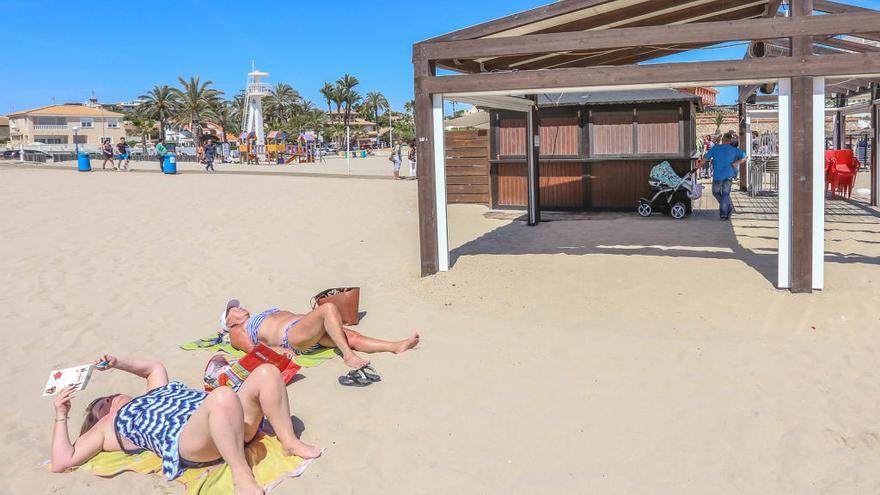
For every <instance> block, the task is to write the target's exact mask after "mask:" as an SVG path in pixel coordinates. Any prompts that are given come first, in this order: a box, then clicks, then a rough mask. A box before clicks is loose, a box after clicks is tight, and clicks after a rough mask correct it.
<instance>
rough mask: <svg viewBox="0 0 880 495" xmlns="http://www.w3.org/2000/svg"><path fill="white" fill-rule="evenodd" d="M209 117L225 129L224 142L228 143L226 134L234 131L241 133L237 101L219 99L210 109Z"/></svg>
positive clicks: (234, 132)
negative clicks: (237, 114) (236, 111)
mask: <svg viewBox="0 0 880 495" xmlns="http://www.w3.org/2000/svg"><path fill="white" fill-rule="evenodd" d="M208 117H209V118H210V119H211V120H213V121H214V123H215V124H217V125H219V126H220V129H221V130H222V131H223V142H224V143H227V142H228V141H227V139H226V134H228V133H229V131H232V133H233V134H238V133H239V131H240V130H239V126H240V124H239V119H238V118H236V117H237V116H236V115H235V103H234V102H231V101H226V100H219V99H218V100H217V101H216V102H215V103H214V104H213V105H212V106H211V108H210V109H209V110H208Z"/></svg>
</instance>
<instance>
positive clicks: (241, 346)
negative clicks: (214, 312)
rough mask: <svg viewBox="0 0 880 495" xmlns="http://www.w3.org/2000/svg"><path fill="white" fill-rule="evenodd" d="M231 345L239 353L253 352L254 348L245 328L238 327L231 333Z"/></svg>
mask: <svg viewBox="0 0 880 495" xmlns="http://www.w3.org/2000/svg"><path fill="white" fill-rule="evenodd" d="M229 343H230V344H232V347H235V348H236V349H238V350H239V351H244V352H251V350H253V348H254V344H253V342H251V338H250V337H248V335H247V333H246V332H245V330H244V327H243V326H237V327H235V328H233V329H231V330H230V331H229Z"/></svg>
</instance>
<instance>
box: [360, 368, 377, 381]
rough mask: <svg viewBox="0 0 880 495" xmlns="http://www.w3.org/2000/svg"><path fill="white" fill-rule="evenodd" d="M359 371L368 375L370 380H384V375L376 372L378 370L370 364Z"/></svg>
mask: <svg viewBox="0 0 880 495" xmlns="http://www.w3.org/2000/svg"><path fill="white" fill-rule="evenodd" d="M359 371H360V372H361V373H363V374H364V376H366V377H367V379H368V380H370V381H371V382H381V381H382V377H381V376H379V373H376V370H374V369H373V367H372V366H370V365H369V364H368V365H366V366H364V367H363V368H361V369H360V370H359Z"/></svg>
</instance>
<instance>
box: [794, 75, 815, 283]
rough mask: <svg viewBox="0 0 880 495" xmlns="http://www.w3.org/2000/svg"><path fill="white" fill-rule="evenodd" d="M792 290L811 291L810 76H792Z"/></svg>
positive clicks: (811, 142)
mask: <svg viewBox="0 0 880 495" xmlns="http://www.w3.org/2000/svg"><path fill="white" fill-rule="evenodd" d="M791 120H792V126H791V248H792V252H791V291H792V292H795V293H809V292H812V290H813V275H812V271H813V270H812V268H813V255H812V252H813V194H812V192H813V170H812V167H813V139H812V135H813V78H812V77H803V76H801V77H793V78H791Z"/></svg>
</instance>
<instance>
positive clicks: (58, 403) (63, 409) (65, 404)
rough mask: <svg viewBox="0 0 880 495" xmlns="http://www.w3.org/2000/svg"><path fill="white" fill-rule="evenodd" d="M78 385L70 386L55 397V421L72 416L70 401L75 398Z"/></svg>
mask: <svg viewBox="0 0 880 495" xmlns="http://www.w3.org/2000/svg"><path fill="white" fill-rule="evenodd" d="M75 392H76V385H68V386H66V387H64V388H62V389H61V390H59V391H58V395H56V396H55V400H54V402H55V419H62V418H67V415H68V414H70V401H71V399H73V398H74V397H75V395H74V393H75Z"/></svg>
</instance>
